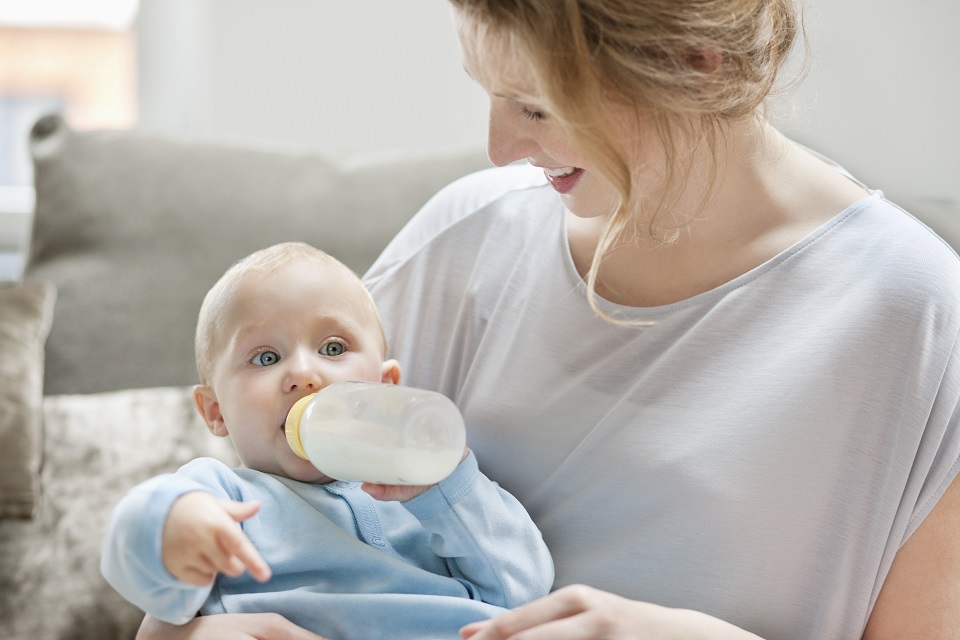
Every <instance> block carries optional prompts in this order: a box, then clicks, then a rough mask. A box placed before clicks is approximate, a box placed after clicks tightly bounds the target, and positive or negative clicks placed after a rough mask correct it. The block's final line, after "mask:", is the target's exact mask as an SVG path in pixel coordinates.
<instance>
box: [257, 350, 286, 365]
mask: <svg viewBox="0 0 960 640" xmlns="http://www.w3.org/2000/svg"><path fill="white" fill-rule="evenodd" d="M278 362H280V354H279V353H277V352H276V351H261V352H260V353H258V354H257V355H255V356H253V358H252V359H251V360H250V363H251V364H255V365H257V366H258V367H269V366H270V365H273V364H277V363H278Z"/></svg>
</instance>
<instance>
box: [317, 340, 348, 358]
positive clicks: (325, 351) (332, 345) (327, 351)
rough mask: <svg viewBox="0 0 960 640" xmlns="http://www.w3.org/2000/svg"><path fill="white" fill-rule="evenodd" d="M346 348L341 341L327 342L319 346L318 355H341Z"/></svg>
mask: <svg viewBox="0 0 960 640" xmlns="http://www.w3.org/2000/svg"><path fill="white" fill-rule="evenodd" d="M346 350H347V348H346V347H345V346H344V344H343V343H342V342H328V343H327V344H325V345H323V346H322V347H320V355H323V356H341V355H343V352H344V351H346Z"/></svg>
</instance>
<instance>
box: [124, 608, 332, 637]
mask: <svg viewBox="0 0 960 640" xmlns="http://www.w3.org/2000/svg"><path fill="white" fill-rule="evenodd" d="M137 640H327V639H325V638H322V637H320V636H318V635H316V634H313V633H310V632H309V631H306V630H304V629H301V628H300V627H298V626H296V625H295V624H293V623H292V622H290V621H289V620H287V619H286V618H284V617H283V616H281V615H279V614H276V613H225V614H221V615H216V616H203V617H199V618H194V619H193V620H191V621H190V622H188V623H187V624H185V625H172V624H167V623H166V622H161V621H160V620H157V619H156V618H152V617H150V616H147V617H145V618H144V619H143V623H141V625H140V630H139V631H138V632H137Z"/></svg>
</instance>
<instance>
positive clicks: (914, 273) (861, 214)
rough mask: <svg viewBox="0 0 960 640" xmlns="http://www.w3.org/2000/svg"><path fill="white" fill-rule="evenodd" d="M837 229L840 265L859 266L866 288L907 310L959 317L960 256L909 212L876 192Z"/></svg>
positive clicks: (834, 247)
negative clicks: (938, 309)
mask: <svg viewBox="0 0 960 640" xmlns="http://www.w3.org/2000/svg"><path fill="white" fill-rule="evenodd" d="M837 231H839V233H838V234H836V235H838V236H839V237H840V238H843V240H842V241H841V242H839V243H838V244H836V245H834V246H833V252H834V253H835V254H836V259H837V263H840V262H841V261H842V262H843V263H845V264H849V265H856V266H858V267H859V269H860V271H859V273H860V278H862V281H863V282H862V285H863V286H865V287H871V288H873V289H874V290H875V291H876V293H879V294H883V295H884V297H886V298H888V299H890V298H896V300H897V301H899V304H901V305H903V306H915V307H918V308H920V307H923V308H927V309H929V308H930V307H931V306H933V307H942V308H944V309H945V310H946V309H949V310H950V313H951V315H957V316H960V257H958V256H957V252H956V251H955V250H954V248H953V247H952V246H951V245H950V244H949V243H948V242H946V241H945V240H944V239H943V238H942V237H940V236H939V235H938V234H937V233H936V232H934V231H933V230H932V229H931V228H930V227H928V226H927V225H926V224H925V223H924V222H923V221H922V220H921V219H920V218H918V217H917V216H915V215H913V214H912V213H911V212H910V211H908V210H906V209H905V208H903V207H901V206H899V205H898V204H895V203H893V202H891V201H890V200H888V199H887V198H886V197H885V196H884V195H883V194H882V193H879V192H875V193H874V194H873V195H872V196H870V197H868V198H865V199H864V200H862V201H861V202H859V203H857V204H855V205H854V206H853V207H851V208H850V210H849V213H848V215H847V216H846V220H844V224H841V225H837Z"/></svg>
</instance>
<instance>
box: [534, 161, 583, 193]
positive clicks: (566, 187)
mask: <svg viewBox="0 0 960 640" xmlns="http://www.w3.org/2000/svg"><path fill="white" fill-rule="evenodd" d="M541 168H542V169H543V175H545V176H546V177H547V180H549V181H550V185H551V186H552V187H553V188H554V190H556V191H557V193H560V194H564V193H570V191H572V190H573V188H574V187H575V186H576V185H577V182H578V181H579V180H580V176H581V175H583V169H580V168H578V167H557V168H550V167H541Z"/></svg>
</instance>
